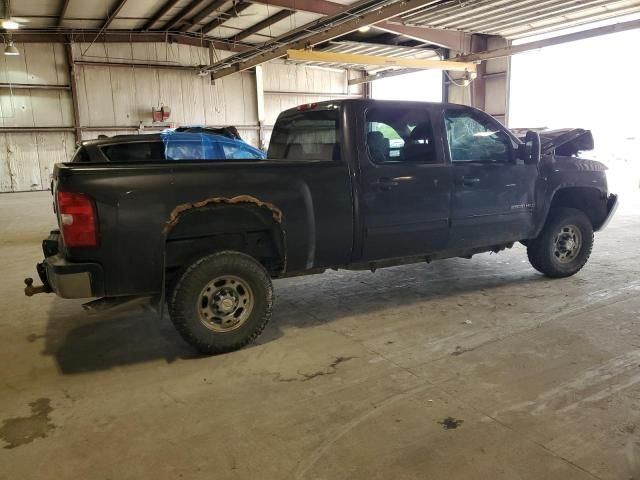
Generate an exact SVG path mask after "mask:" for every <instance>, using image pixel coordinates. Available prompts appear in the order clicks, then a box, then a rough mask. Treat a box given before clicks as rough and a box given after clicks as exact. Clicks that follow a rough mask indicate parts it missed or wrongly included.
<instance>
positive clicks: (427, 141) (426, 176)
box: [359, 105, 451, 260]
mask: <svg viewBox="0 0 640 480" xmlns="http://www.w3.org/2000/svg"><path fill="white" fill-rule="evenodd" d="M439 113H440V112H439V111H436V112H432V111H430V109H429V107H427V106H426V105H419V106H414V105H411V106H399V105H396V106H381V105H377V106H374V107H372V108H370V109H368V110H367V111H366V113H365V122H364V126H365V128H364V130H365V131H364V132H363V133H364V135H366V144H367V149H366V151H365V152H361V157H360V158H359V161H360V174H361V177H360V205H361V218H362V223H363V227H364V228H363V235H364V238H363V241H362V245H363V251H362V259H363V260H375V259H382V258H394V257H405V256H412V255H422V254H427V253H429V252H433V251H437V250H440V249H442V248H443V247H444V246H445V245H446V244H447V239H448V221H449V204H450V186H451V175H450V168H449V167H448V166H447V165H446V164H445V162H444V158H443V155H442V152H441V149H440V148H436V142H435V138H437V137H436V136H435V135H434V124H435V121H437V119H438V118H439Z"/></svg>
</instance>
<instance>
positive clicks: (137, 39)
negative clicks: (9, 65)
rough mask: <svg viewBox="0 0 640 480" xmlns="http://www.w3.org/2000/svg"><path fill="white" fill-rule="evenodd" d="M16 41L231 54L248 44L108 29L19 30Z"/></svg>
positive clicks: (244, 48) (13, 36)
mask: <svg viewBox="0 0 640 480" xmlns="http://www.w3.org/2000/svg"><path fill="white" fill-rule="evenodd" d="M12 38H13V40H14V41H15V42H19V43H68V42H69V39H71V40H72V41H74V42H87V43H90V42H94V43H145V42H146V43H150V42H151V43H179V44H183V45H193V46H195V47H207V46H208V45H210V44H212V45H213V46H214V47H215V48H217V49H219V50H227V51H230V52H243V51H245V50H247V48H250V47H251V45H249V44H246V43H245V44H243V43H230V42H228V41H227V40H225V39H219V38H212V37H204V38H201V37H196V36H193V35H185V34H181V33H179V32H169V33H167V32H129V31H115V30H108V31H105V32H102V33H100V32H97V31H95V30H93V31H83V32H79V31H78V30H72V29H67V30H58V31H56V32H55V33H52V32H50V31H42V32H33V31H27V30H22V31H18V32H16V33H14V34H12Z"/></svg>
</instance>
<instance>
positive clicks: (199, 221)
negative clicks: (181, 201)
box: [165, 202, 286, 276]
mask: <svg viewBox="0 0 640 480" xmlns="http://www.w3.org/2000/svg"><path fill="white" fill-rule="evenodd" d="M176 209H177V210H176ZM176 209H174V213H175V214H174V213H172V216H171V217H170V220H169V221H168V222H167V224H166V226H165V234H166V259H165V265H166V267H167V268H169V269H172V268H179V267H181V266H183V265H188V264H189V263H190V262H192V261H193V260H195V259H196V258H200V257H202V256H203V255H207V254H210V253H214V252H216V251H220V250H235V251H239V252H243V253H246V254H248V255H251V256H252V257H254V258H256V259H257V260H258V261H260V262H261V263H262V264H263V265H265V267H266V268H267V269H268V270H269V272H270V273H271V274H272V275H276V276H277V275H279V274H281V273H283V272H284V270H285V268H286V245H285V233H284V230H283V228H282V224H281V223H280V222H281V220H282V216H281V214H278V213H277V212H279V211H277V212H276V211H274V210H272V209H271V208H268V207H265V206H259V205H257V204H255V203H250V204H248V203H243V202H237V203H230V202H208V203H204V204H200V205H198V204H191V207H190V208H185V207H184V206H179V207H176Z"/></svg>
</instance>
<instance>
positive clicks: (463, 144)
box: [444, 110, 513, 163]
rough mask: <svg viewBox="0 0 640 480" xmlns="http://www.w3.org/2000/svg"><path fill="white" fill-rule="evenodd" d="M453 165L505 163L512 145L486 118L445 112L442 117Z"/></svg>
mask: <svg viewBox="0 0 640 480" xmlns="http://www.w3.org/2000/svg"><path fill="white" fill-rule="evenodd" d="M444 122H445V127H446V130H447V142H448V144H449V154H450V155H451V161H452V162H485V163H506V162H509V161H510V160H511V152H512V150H513V144H512V142H511V139H510V138H509V137H508V135H507V134H505V133H504V132H503V131H502V130H500V129H498V128H497V127H496V125H495V124H493V123H492V122H490V121H489V120H488V119H485V118H482V117H481V116H479V115H475V114H474V113H473V112H469V111H458V110H447V111H445V115H444Z"/></svg>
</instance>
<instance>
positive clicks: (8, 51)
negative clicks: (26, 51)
mask: <svg viewBox="0 0 640 480" xmlns="http://www.w3.org/2000/svg"><path fill="white" fill-rule="evenodd" d="M4 54H5V55H12V56H16V55H20V51H19V50H18V49H17V47H16V46H15V45H14V44H13V40H9V43H8V44H7V46H6V47H4Z"/></svg>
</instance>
